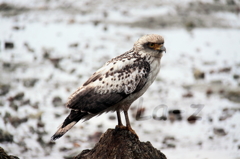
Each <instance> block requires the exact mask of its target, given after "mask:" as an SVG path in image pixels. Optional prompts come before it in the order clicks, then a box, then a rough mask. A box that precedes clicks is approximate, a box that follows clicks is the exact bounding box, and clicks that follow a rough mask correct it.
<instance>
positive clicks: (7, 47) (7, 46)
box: [4, 41, 14, 49]
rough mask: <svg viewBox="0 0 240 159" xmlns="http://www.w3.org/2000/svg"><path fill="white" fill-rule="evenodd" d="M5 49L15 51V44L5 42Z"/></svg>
mask: <svg viewBox="0 0 240 159" xmlns="http://www.w3.org/2000/svg"><path fill="white" fill-rule="evenodd" d="M4 48H5V49H13V48H14V43H13V42H7V41H6V42H5V43H4Z"/></svg>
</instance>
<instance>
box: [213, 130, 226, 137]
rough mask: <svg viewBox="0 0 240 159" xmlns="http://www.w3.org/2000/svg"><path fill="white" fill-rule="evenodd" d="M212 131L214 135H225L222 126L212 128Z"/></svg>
mask: <svg viewBox="0 0 240 159" xmlns="http://www.w3.org/2000/svg"><path fill="white" fill-rule="evenodd" d="M213 132H214V134H215V135H218V136H225V135H227V133H226V132H225V130H224V129H222V128H214V129H213Z"/></svg>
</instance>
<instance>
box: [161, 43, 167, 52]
mask: <svg viewBox="0 0 240 159" xmlns="http://www.w3.org/2000/svg"><path fill="white" fill-rule="evenodd" d="M160 50H161V51H164V52H165V53H167V49H166V48H165V46H164V45H163V46H162V47H161V48H160Z"/></svg>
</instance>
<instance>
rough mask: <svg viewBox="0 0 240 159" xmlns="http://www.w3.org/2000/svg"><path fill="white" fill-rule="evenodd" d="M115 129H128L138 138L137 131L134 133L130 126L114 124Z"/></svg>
mask: <svg viewBox="0 0 240 159" xmlns="http://www.w3.org/2000/svg"><path fill="white" fill-rule="evenodd" d="M115 129H116V130H118V129H122V130H128V131H130V132H131V133H133V134H134V135H135V136H136V137H137V138H139V137H138V135H137V133H136V132H135V131H134V130H133V129H132V128H131V127H128V126H123V125H116V127H115Z"/></svg>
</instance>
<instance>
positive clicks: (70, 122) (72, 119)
mask: <svg viewBox="0 0 240 159" xmlns="http://www.w3.org/2000/svg"><path fill="white" fill-rule="evenodd" d="M86 115H87V113H83V112H81V111H75V110H71V112H70V114H69V115H68V117H67V118H66V119H65V120H64V122H63V124H62V125H61V126H60V128H59V129H58V130H57V132H56V133H55V134H54V135H53V136H52V138H51V140H56V139H58V138H60V137H62V136H63V135H64V134H65V133H66V132H67V131H68V130H70V129H71V128H72V127H73V126H74V125H75V124H76V123H77V122H78V121H79V120H81V119H82V118H83V117H84V116H86Z"/></svg>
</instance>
